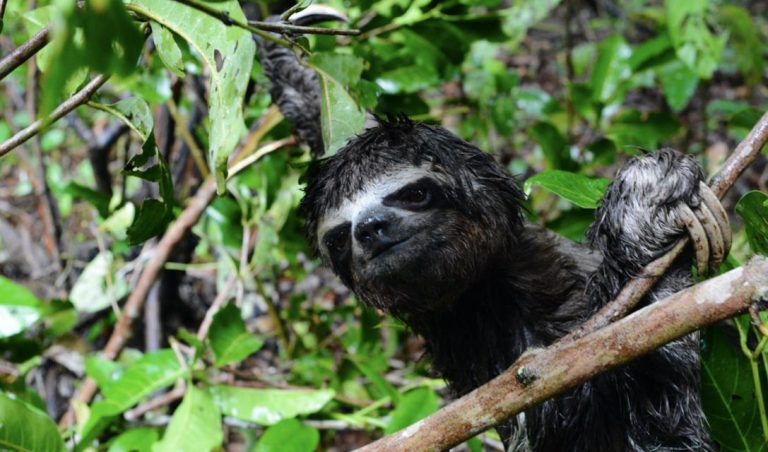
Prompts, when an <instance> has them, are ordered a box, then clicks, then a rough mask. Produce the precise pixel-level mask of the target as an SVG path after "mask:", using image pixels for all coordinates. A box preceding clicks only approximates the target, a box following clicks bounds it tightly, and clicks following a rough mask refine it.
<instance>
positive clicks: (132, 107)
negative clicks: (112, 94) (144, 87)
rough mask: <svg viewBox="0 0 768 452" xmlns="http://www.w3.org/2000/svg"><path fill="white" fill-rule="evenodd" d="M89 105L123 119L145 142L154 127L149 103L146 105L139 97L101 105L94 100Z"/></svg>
mask: <svg viewBox="0 0 768 452" xmlns="http://www.w3.org/2000/svg"><path fill="white" fill-rule="evenodd" d="M89 105H90V106H92V107H94V108H97V109H99V110H102V111H106V112H107V113H110V114H112V115H114V116H115V117H116V118H118V119H120V120H121V121H123V122H124V123H125V124H126V125H127V126H128V127H130V128H131V129H132V130H133V131H134V132H136V134H137V135H139V136H140V137H141V140H142V141H143V142H146V141H147V140H148V139H149V135H150V134H151V133H152V128H153V127H154V120H153V119H152V111H151V110H150V109H149V105H147V102H146V101H145V100H144V99H142V98H140V97H129V98H127V99H122V100H120V101H118V102H116V103H114V104H111V105H103V104H98V103H95V102H91V103H90V104H89Z"/></svg>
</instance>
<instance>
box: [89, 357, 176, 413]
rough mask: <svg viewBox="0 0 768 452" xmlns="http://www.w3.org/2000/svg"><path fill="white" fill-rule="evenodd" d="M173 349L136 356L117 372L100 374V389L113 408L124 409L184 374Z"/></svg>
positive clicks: (117, 410)
mask: <svg viewBox="0 0 768 452" xmlns="http://www.w3.org/2000/svg"><path fill="white" fill-rule="evenodd" d="M186 373H187V370H186V369H184V368H183V367H182V366H181V364H179V360H178V358H177V357H176V354H175V353H173V350H169V349H164V350H159V351H156V352H152V353H147V354H146V355H144V356H142V357H141V358H139V359H138V360H137V361H136V362H134V363H133V364H131V365H129V366H128V367H127V368H125V370H123V372H122V373H121V374H119V375H112V378H110V379H103V378H100V379H98V380H97V381H99V380H100V384H99V389H100V390H101V393H102V395H104V397H105V399H106V400H107V402H109V403H110V404H111V406H112V407H113V408H114V410H115V412H121V411H124V410H126V409H128V408H130V407H131V406H133V405H135V404H136V403H138V402H139V401H141V400H142V399H144V398H145V397H147V396H148V395H150V394H152V393H153V392H155V391H157V390H159V389H162V388H164V387H166V386H170V385H172V384H173V383H175V382H176V381H177V380H178V379H179V378H182V377H184V376H185V375H186Z"/></svg>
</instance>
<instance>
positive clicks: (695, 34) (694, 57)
mask: <svg viewBox="0 0 768 452" xmlns="http://www.w3.org/2000/svg"><path fill="white" fill-rule="evenodd" d="M664 3H665V5H666V10H667V29H668V30H669V36H670V37H671V38H672V44H673V45H674V47H675V52H676V53H677V57H678V58H680V60H681V61H682V62H683V63H685V64H686V65H688V67H690V68H691V69H693V70H694V71H695V72H696V73H697V74H698V75H699V77H700V78H703V79H709V78H710V77H712V73H713V72H714V71H715V69H716V68H717V65H718V64H719V63H720V55H721V53H722V51H723V47H724V46H725V42H726V40H727V35H722V36H716V35H715V34H713V33H712V31H710V25H709V24H708V23H707V12H708V11H707V10H708V2H707V0H685V1H680V0H665V2H664Z"/></svg>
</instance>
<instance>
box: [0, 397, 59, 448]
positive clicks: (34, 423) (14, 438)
mask: <svg viewBox="0 0 768 452" xmlns="http://www.w3.org/2000/svg"><path fill="white" fill-rule="evenodd" d="M0 449H3V450H13V451H29V452H34V451H43V450H44V451H51V452H54V451H65V450H67V449H66V447H64V441H62V439H61V436H60V435H59V429H58V428H56V424H55V423H54V422H53V420H51V418H49V417H48V415H47V414H45V413H43V412H42V411H40V410H38V409H37V408H35V407H33V406H32V405H28V404H26V403H24V402H22V401H21V400H18V399H16V398H15V396H14V395H12V394H8V393H4V392H0Z"/></svg>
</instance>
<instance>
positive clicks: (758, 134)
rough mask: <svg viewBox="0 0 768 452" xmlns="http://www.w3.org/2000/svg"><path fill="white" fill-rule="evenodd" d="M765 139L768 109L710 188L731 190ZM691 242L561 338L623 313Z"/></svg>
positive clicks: (577, 335)
mask: <svg viewBox="0 0 768 452" xmlns="http://www.w3.org/2000/svg"><path fill="white" fill-rule="evenodd" d="M766 142H768V113H765V114H764V115H763V116H762V117H761V118H760V120H759V121H757V124H755V126H754V127H753V128H752V130H751V131H750V132H749V135H747V137H746V138H744V140H742V142H741V143H739V145H738V146H736V149H735V150H734V151H733V153H732V154H731V155H730V157H728V160H726V162H725V164H723V167H722V168H721V169H720V171H718V172H717V174H715V175H714V176H713V177H712V181H711V183H710V188H712V191H713V192H714V193H715V195H717V197H718V198H722V197H723V196H724V195H725V194H726V193H727V192H728V190H730V188H731V187H732V186H733V184H734V182H736V179H738V178H739V176H740V175H741V173H742V172H743V171H744V169H745V168H747V167H748V166H749V165H750V164H751V163H752V162H753V161H754V160H755V158H756V157H757V156H758V155H759V154H760V150H761V149H762V148H763V146H765V143H766ZM688 242H689V238H688V237H683V238H681V239H680V240H678V242H677V243H676V244H675V245H674V247H673V248H672V249H671V250H669V251H668V252H667V254H665V255H664V256H661V257H660V258H658V259H656V260H655V261H653V262H651V263H649V264H648V265H646V266H645V268H644V269H643V271H642V272H641V274H640V275H641V276H638V277H637V278H635V279H632V280H631V281H629V282H628V283H627V284H625V285H624V287H623V288H622V289H621V292H619V294H618V295H617V296H616V297H615V298H614V299H613V301H611V302H609V303H607V304H606V305H605V306H603V308H602V309H600V311H598V312H597V313H596V314H595V315H594V316H592V317H591V318H590V319H589V320H587V321H586V322H584V324H583V325H581V326H580V327H579V328H578V329H577V330H576V331H574V332H573V333H571V334H569V335H568V336H566V337H565V338H563V339H562V341H572V340H575V339H578V338H580V337H583V336H584V335H585V334H587V333H590V332H592V331H596V330H598V329H600V328H602V327H604V326H605V325H608V324H610V323H612V322H614V321H616V320H618V319H620V318H622V317H624V316H625V315H626V314H627V313H628V312H629V311H631V310H632V308H634V307H635V306H636V305H637V303H638V302H639V301H640V300H641V299H642V298H643V296H644V295H645V294H646V293H647V292H648V290H650V289H651V287H653V285H654V284H656V281H658V280H659V278H660V277H661V276H662V275H664V273H665V272H666V271H667V269H668V268H669V267H670V265H672V263H673V262H674V261H675V259H677V257H678V256H680V254H681V253H682V252H683V250H684V249H685V247H686V245H687V244H688Z"/></svg>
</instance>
